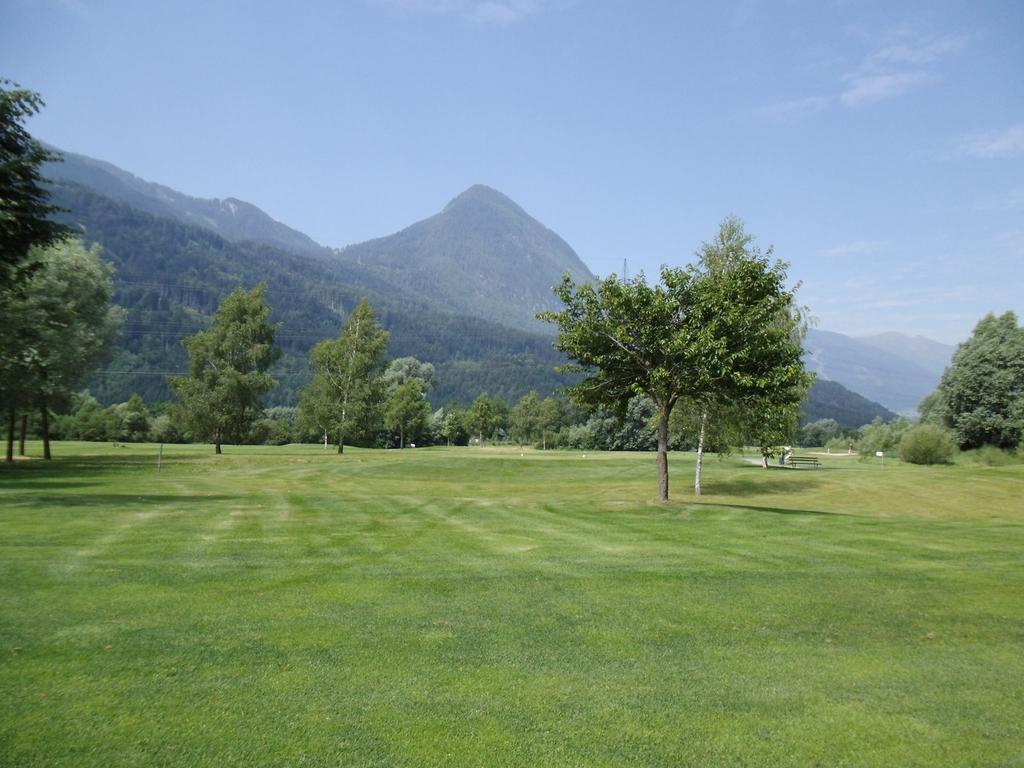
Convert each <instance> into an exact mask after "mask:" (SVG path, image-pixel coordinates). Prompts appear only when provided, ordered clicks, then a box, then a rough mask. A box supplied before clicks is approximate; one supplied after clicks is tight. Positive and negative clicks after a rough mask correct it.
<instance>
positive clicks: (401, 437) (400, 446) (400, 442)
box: [398, 429, 405, 450]
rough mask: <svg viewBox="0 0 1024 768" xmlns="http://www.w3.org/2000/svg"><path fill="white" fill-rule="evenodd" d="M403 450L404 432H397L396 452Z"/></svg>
mask: <svg viewBox="0 0 1024 768" xmlns="http://www.w3.org/2000/svg"><path fill="white" fill-rule="evenodd" d="M403 448H405V431H404V430H401V429H400V430H398V450H402V449H403Z"/></svg>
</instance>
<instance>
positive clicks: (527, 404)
mask: <svg viewBox="0 0 1024 768" xmlns="http://www.w3.org/2000/svg"><path fill="white" fill-rule="evenodd" d="M543 417H544V414H543V413H542V412H541V400H540V398H538V397H537V393H536V392H535V391H534V390H532V389H531V390H530V391H529V392H528V393H527V394H525V395H523V396H522V397H521V398H519V402H518V403H516V404H515V406H514V407H513V408H512V411H511V412H510V413H509V416H508V424H509V432H510V433H511V435H512V437H513V438H514V439H515V440H516V442H518V443H519V447H520V448H521V447H522V446H523V443H529V442H533V441H534V440H535V439H536V438H537V435H538V434H539V433H540V431H541V422H542V419H543Z"/></svg>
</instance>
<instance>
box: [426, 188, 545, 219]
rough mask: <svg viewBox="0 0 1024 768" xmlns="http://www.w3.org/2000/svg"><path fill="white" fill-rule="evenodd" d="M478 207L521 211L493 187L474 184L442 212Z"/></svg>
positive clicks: (453, 199)
mask: <svg viewBox="0 0 1024 768" xmlns="http://www.w3.org/2000/svg"><path fill="white" fill-rule="evenodd" d="M479 205H488V206H496V207H502V208H506V207H511V208H514V209H516V210H522V209H521V208H519V206H518V205H516V204H515V202H513V200H512V199H511V198H510V197H508V195H505V194H502V193H501V192H499V191H498V190H496V189H495V188H494V187H488V186H487V185H486V184H474V185H473V186H471V187H470V188H469V189H467V190H466V191H465V192H463V193H462V194H460V195H458V196H456V197H454V198H452V200H451V201H450V202H449V203H448V205H446V206H445V207H444V210H445V211H449V210H452V209H455V208H461V207H463V206H479ZM524 213H525V212H524Z"/></svg>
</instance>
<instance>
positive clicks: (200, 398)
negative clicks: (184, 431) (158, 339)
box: [169, 283, 281, 454]
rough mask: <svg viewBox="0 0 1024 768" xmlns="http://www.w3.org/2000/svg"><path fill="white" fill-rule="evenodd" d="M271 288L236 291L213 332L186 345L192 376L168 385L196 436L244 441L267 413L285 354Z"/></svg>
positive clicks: (217, 450) (221, 309) (218, 448)
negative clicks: (277, 340) (267, 398)
mask: <svg viewBox="0 0 1024 768" xmlns="http://www.w3.org/2000/svg"><path fill="white" fill-rule="evenodd" d="M266 294H267V286H266V284H265V283H260V284H259V285H258V286H256V287H255V288H253V289H252V290H251V291H246V290H244V289H243V288H236V289H235V290H234V291H232V292H231V294H229V295H228V296H227V298H225V299H224V301H222V302H221V304H220V306H219V307H218V308H217V312H216V314H214V316H213V322H212V323H211V325H210V328H209V329H208V330H205V331H200V332H199V333H197V334H195V335H194V336H190V337H189V338H187V339H185V341H184V342H183V344H184V346H185V349H186V351H187V352H188V356H189V375H188V376H176V377H172V378H170V379H169V383H170V385H171V387H172V389H174V391H175V393H176V394H177V395H178V397H179V398H180V400H181V413H182V414H183V416H184V421H185V423H186V424H187V425H188V428H189V429H190V430H191V431H192V432H193V434H195V435H196V436H197V437H200V438H202V439H208V440H213V444H214V452H215V453H217V454H220V453H221V445H222V443H224V442H230V441H234V440H240V439H242V438H243V437H244V436H245V434H246V432H247V431H248V430H249V428H250V427H251V426H252V424H253V422H255V421H256V419H258V418H259V417H260V415H261V414H262V413H263V403H262V398H263V395H265V394H266V393H267V392H269V391H270V390H271V389H273V388H274V386H275V385H276V384H277V382H276V381H275V380H274V378H273V377H272V376H271V375H270V374H269V373H268V370H269V369H270V366H271V365H273V364H274V362H276V361H277V359H278V358H279V357H280V355H281V350H280V349H279V348H278V347H276V346H275V345H274V335H275V333H276V332H277V329H278V326H277V325H273V324H271V323H269V322H267V318H268V317H269V315H270V307H269V306H268V305H267V302H266Z"/></svg>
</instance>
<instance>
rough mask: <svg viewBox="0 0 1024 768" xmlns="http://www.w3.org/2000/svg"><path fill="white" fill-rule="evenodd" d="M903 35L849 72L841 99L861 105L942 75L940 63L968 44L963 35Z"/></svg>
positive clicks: (848, 105) (910, 89)
mask: <svg viewBox="0 0 1024 768" xmlns="http://www.w3.org/2000/svg"><path fill="white" fill-rule="evenodd" d="M901 37H902V38H903V39H900V40H897V41H896V42H892V43H890V44H888V45H884V46H882V47H880V48H876V49H875V50H873V51H871V52H870V53H869V54H868V55H867V56H865V57H864V60H863V61H862V62H861V64H860V66H859V67H858V68H857V69H856V70H854V71H853V72H850V73H849V74H847V75H846V76H845V77H844V78H843V80H844V82H845V83H846V86H845V88H844V89H843V91H842V93H841V94H840V95H839V100H840V101H841V102H842V103H843V105H844V106H847V107H854V108H856V107H862V106H865V105H867V104H872V103H874V102H876V101H883V100H884V99H892V98H895V97H897V96H901V95H903V94H904V93H908V92H910V91H912V90H913V89H915V88H917V87H918V86H920V85H924V84H925V83H929V82H934V81H936V80H938V79H939V75H938V72H937V71H936V69H937V65H938V64H939V63H940V62H941V60H942V59H944V58H945V57H946V56H948V55H949V54H951V53H955V52H956V51H959V50H960V49H961V48H963V47H964V46H965V45H966V44H967V38H966V37H965V36H962V35H944V36H941V37H936V38H931V39H926V38H921V37H920V36H917V35H906V34H902V35H901Z"/></svg>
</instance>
